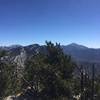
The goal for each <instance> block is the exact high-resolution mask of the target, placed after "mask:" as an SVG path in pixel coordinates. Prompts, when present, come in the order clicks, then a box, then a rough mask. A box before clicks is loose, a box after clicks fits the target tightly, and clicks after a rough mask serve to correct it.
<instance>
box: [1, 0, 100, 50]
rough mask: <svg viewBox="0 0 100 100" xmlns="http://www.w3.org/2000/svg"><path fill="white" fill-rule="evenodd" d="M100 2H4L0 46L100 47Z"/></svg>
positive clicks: (86, 0)
mask: <svg viewBox="0 0 100 100" xmlns="http://www.w3.org/2000/svg"><path fill="white" fill-rule="evenodd" d="M99 38H100V0H0V45H2V46H4V45H12V44H22V45H28V44H34V43H39V44H44V43H45V40H51V41H52V42H60V43H61V44H64V45H67V44H69V43H72V42H75V43H79V44H82V45H86V46H88V47H95V48H100V39H99Z"/></svg>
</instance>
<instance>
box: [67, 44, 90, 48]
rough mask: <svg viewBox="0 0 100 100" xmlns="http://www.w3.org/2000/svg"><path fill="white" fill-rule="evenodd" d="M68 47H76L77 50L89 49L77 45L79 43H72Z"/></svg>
mask: <svg viewBox="0 0 100 100" xmlns="http://www.w3.org/2000/svg"><path fill="white" fill-rule="evenodd" d="M68 46H71V47H75V48H80V49H87V48H88V47H86V46H83V45H80V44H77V43H71V44H69V45H68Z"/></svg>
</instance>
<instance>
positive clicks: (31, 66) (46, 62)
mask: <svg viewBox="0 0 100 100" xmlns="http://www.w3.org/2000/svg"><path fill="white" fill-rule="evenodd" d="M45 47H46V50H47V54H46V55H45V54H41V53H38V54H36V55H34V56H33V57H32V58H31V59H29V61H27V63H26V67H25V79H26V80H27V81H28V82H29V84H30V86H31V88H32V89H33V91H34V92H35V94H36V95H35V96H36V97H38V96H39V97H41V98H42V99H46V100H48V99H51V100H52V99H57V100H58V98H61V97H62V98H63V97H66V98H70V97H71V92H72V91H71V79H72V73H73V70H74V67H75V64H74V63H73V62H72V60H71V57H70V56H67V55H64V53H63V51H62V49H61V47H60V45H59V44H56V45H54V44H53V43H51V42H46V46H45ZM29 84H27V85H29ZM27 85H26V87H27Z"/></svg>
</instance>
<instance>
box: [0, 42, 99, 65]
mask: <svg viewBox="0 0 100 100" xmlns="http://www.w3.org/2000/svg"><path fill="white" fill-rule="evenodd" d="M61 48H62V49H63V51H64V53H65V54H68V55H71V56H72V58H73V60H75V61H76V62H82V63H83V62H88V63H96V64H97V63H98V64H99V63H100V49H94V48H88V47H85V46H83V45H79V44H75V43H72V44H69V45H62V46H61ZM0 50H6V51H7V52H8V54H9V55H8V56H6V57H5V58H6V60H11V61H15V62H17V63H18V64H19V65H21V66H23V65H24V61H25V60H26V59H27V57H28V56H31V55H33V54H35V53H37V52H43V53H45V52H46V50H45V46H43V45H42V46H41V45H39V44H33V45H28V46H21V45H12V46H9V47H0Z"/></svg>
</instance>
